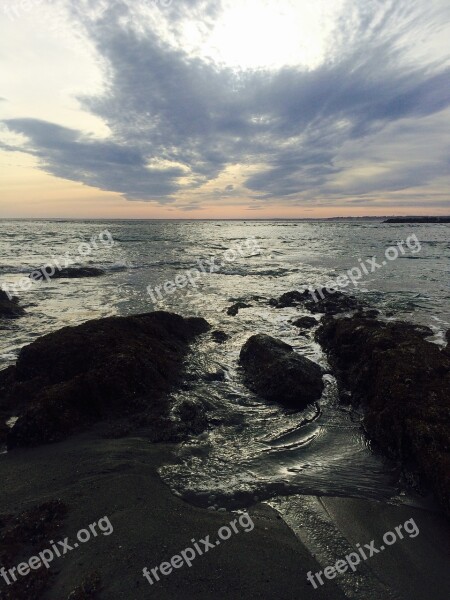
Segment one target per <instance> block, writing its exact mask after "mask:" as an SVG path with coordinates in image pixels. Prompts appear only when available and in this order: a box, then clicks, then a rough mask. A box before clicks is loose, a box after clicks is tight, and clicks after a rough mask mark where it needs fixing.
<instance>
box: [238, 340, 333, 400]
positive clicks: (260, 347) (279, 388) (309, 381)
mask: <svg viewBox="0 0 450 600" xmlns="http://www.w3.org/2000/svg"><path fill="white" fill-rule="evenodd" d="M240 363H241V365H242V367H243V369H244V373H245V382H246V384H247V386H248V387H249V388H250V389H251V390H252V391H254V392H256V393H257V394H259V395H260V396H262V397H263V398H265V399H266V400H269V401H271V402H279V403H280V404H284V405H286V406H289V407H293V408H304V407H305V406H307V405H308V404H310V403H311V402H314V401H315V400H319V398H320V396H321V395H322V391H323V387H324V386H323V381H322V374H323V370H322V368H321V367H320V366H319V365H317V364H316V363H314V362H312V361H311V360H309V359H308V358H305V357H304V356H301V355H300V354H298V353H297V352H294V350H293V348H292V346H289V345H288V344H285V343H284V342H281V341H280V340H277V339H275V338H272V337H270V336H268V335H265V334H257V335H253V336H252V337H251V338H249V339H248V340H247V342H246V343H245V344H244V346H243V347H242V350H241V353H240Z"/></svg>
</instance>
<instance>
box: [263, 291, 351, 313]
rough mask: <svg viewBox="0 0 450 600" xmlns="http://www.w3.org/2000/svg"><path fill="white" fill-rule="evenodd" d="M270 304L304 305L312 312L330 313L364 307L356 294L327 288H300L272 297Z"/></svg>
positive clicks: (277, 306)
mask: <svg viewBox="0 0 450 600" xmlns="http://www.w3.org/2000/svg"><path fill="white" fill-rule="evenodd" d="M269 304H270V305H271V306H274V307H275V308H286V307H291V306H303V307H305V308H307V309H308V310H310V311H311V312H312V313H325V314H328V315H335V314H338V313H342V312H349V311H353V310H357V309H361V308H362V306H361V304H360V302H359V301H358V300H357V299H356V298H355V297H354V296H351V295H349V294H344V293H343V292H340V291H339V290H330V289H327V288H317V289H311V290H304V291H303V292H299V291H298V290H294V291H292V292H286V293H285V294H283V295H282V296H280V297H279V298H278V299H274V298H272V299H271V300H269Z"/></svg>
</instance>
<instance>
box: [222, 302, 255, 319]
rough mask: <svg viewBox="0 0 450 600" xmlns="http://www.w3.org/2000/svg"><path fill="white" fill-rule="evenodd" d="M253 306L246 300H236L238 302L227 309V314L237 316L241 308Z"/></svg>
mask: <svg viewBox="0 0 450 600" xmlns="http://www.w3.org/2000/svg"><path fill="white" fill-rule="evenodd" d="M251 306H252V305H251V304H246V303H245V302H236V304H233V306H230V307H229V308H228V309H227V315H230V316H231V317H235V316H236V315H237V314H238V312H239V311H240V309H241V308H251Z"/></svg>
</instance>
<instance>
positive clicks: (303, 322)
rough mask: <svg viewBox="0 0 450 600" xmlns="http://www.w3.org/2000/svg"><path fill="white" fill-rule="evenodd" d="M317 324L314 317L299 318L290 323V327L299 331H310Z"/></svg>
mask: <svg viewBox="0 0 450 600" xmlns="http://www.w3.org/2000/svg"><path fill="white" fill-rule="evenodd" d="M317 324H318V321H317V319H315V318H314V317H300V318H299V319H295V320H294V321H292V325H294V326H295V327H299V328H300V329H311V328H312V327H315V326H316V325H317Z"/></svg>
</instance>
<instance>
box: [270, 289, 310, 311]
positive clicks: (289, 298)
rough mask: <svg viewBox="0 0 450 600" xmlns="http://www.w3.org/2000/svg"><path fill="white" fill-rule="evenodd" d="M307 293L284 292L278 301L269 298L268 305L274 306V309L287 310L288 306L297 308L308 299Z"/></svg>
mask: <svg viewBox="0 0 450 600" xmlns="http://www.w3.org/2000/svg"><path fill="white" fill-rule="evenodd" d="M308 296H309V292H308V291H305V292H299V291H297V290H294V291H292V292H286V293H285V294H282V295H281V296H280V297H279V298H278V299H275V298H271V299H270V300H269V304H270V305H271V306H275V308H287V307H288V306H298V305H299V304H303V302H305V300H306V299H307V298H308Z"/></svg>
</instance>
